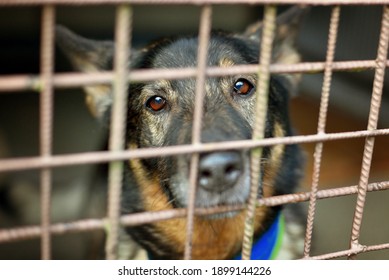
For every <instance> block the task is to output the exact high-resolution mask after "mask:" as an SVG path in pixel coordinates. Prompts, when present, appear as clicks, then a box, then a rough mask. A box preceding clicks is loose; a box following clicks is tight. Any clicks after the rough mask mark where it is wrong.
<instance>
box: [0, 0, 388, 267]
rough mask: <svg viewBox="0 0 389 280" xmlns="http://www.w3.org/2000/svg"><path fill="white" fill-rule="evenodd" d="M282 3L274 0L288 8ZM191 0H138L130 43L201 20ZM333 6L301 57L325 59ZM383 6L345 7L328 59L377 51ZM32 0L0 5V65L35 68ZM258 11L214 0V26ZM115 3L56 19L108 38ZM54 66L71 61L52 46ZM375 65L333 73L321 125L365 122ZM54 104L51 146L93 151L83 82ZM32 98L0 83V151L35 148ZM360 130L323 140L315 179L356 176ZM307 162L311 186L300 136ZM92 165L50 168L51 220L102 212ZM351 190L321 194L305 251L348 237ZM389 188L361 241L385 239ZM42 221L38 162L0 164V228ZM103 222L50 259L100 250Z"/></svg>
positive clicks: (310, 83) (7, 252)
mask: <svg viewBox="0 0 389 280" xmlns="http://www.w3.org/2000/svg"><path fill="white" fill-rule="evenodd" d="M286 8H287V7H281V8H280V10H285V9H286ZM199 12H200V9H199V7H197V6H135V7H134V21H133V42H132V43H133V45H134V46H142V45H143V44H144V43H146V42H148V41H150V40H153V39H157V38H159V37H163V36H166V35H177V34H192V33H196V32H197V30H198V19H199ZM330 12H331V9H330V8H328V7H313V8H312V10H311V12H310V13H309V14H308V15H307V17H306V19H305V21H304V24H303V25H302V30H301V33H300V35H299V40H298V46H299V48H300V50H301V53H302V55H303V61H324V60H325V53H326V46H327V36H328V26H329V18H330ZM381 14H382V7H379V6H361V7H359V6H352V7H342V11H341V21H340V28H339V35H338V43H337V48H336V56H335V60H339V61H345V60H374V59H375V57H376V51H377V46H378V37H379V31H380V22H381ZM40 16H41V9H40V8H39V7H7V8H4V7H0V75H11V74H25V73H32V74H36V73H39V42H40ZM261 17H262V9H261V7H255V6H232V5H228V6H215V7H214V12H213V28H215V29H224V30H228V31H233V32H241V31H243V30H244V29H245V27H246V26H247V25H248V24H250V23H252V22H255V21H257V20H259V19H260V18H261ZM114 20H115V8H114V7H112V6H89V7H86V6H76V7H65V6H59V7H58V8H57V22H58V23H60V24H63V25H65V26H67V27H69V28H70V29H73V30H74V31H75V32H77V33H79V34H81V35H83V36H85V37H89V38H94V39H104V40H106V39H112V38H113V37H114V34H113V29H114V28H113V26H114ZM55 68H56V72H66V71H71V68H70V65H69V63H68V62H67V61H66V59H65V58H64V57H63V56H62V54H61V53H60V52H59V51H57V54H56V64H55ZM373 75H374V71H372V70H369V71H360V72H348V73H334V76H333V82H332V88H331V98H330V107H329V113H328V119H327V128H326V131H327V132H344V131H353V130H364V129H366V127H367V119H368V113H369V108H370V96H371V90H372V84H373ZM322 79H323V75H322V74H306V75H303V79H302V83H301V86H300V91H299V95H298V96H296V97H294V98H293V99H292V102H291V114H292V119H293V122H294V126H295V128H296V134H301V135H307V134H314V133H316V130H317V121H318V112H319V105H320V104H319V103H320V94H321V84H322ZM388 83H389V77H387V79H386V81H385V88H384V94H383V104H382V107H381V115H380V122H379V127H380V128H389V94H388V92H387V88H388ZM54 102H55V109H54V120H53V122H54V143H53V150H54V153H55V154H66V153H77V152H86V151H96V150H100V149H102V148H104V135H105V133H106V131H104V130H103V129H102V128H101V127H100V126H99V124H98V123H97V122H96V121H95V120H94V119H93V118H92V117H91V116H90V115H89V112H88V111H87V109H86V107H85V106H84V96H83V92H82V90H81V89H73V90H56V93H55V101H54ZM38 132H39V99H38V94H37V93H36V92H17V93H4V92H1V93H0V158H10V157H29V156H36V155H39V135H38ZM388 144H389V136H381V137H377V138H376V144H375V152H374V158H373V164H372V168H371V176H370V182H378V181H387V180H389V174H388V168H389V149H388ZM363 146H364V139H353V140H342V141H335V142H326V143H325V144H324V154H323V161H322V171H321V175H320V188H321V189H324V188H335V187H343V186H350V185H356V184H358V181H359V174H360V169H361V162H362V153H363ZM303 148H304V151H305V157H306V172H305V178H304V180H303V182H302V184H301V185H302V189H303V190H309V188H310V186H311V181H312V180H311V177H312V159H313V150H314V144H307V145H303ZM98 168H99V167H98V166H92V165H85V166H84V165H83V166H75V167H67V168H57V169H55V171H54V179H53V181H54V186H53V188H54V190H53V221H54V222H66V221H74V220H76V219H80V218H86V217H102V216H103V215H104V213H105V206H104V201H105V192H104V180H103V179H100V178H95V176H93V174H94V173H95V172H96V170H97V169H98ZM355 200H356V196H348V197H342V198H332V199H325V200H321V201H319V202H318V207H317V214H316V219H315V224H314V247H313V251H312V255H317V254H322V253H329V252H334V251H338V250H345V249H348V247H349V238H350V234H351V224H352V217H353V214H354V207H355ZM387 213H389V191H381V192H376V193H369V194H368V197H367V201H366V209H365V214H364V219H363V224H362V232H361V238H360V240H361V242H362V243H363V244H367V245H374V244H380V243H388V242H389V221H388V219H387ZM38 223H39V171H28V172H27V171H23V172H12V173H9V174H1V173H0V228H9V227H17V226H21V225H31V224H38ZM101 240H102V232H94V233H83V234H68V235H64V236H55V237H54V238H53V242H54V243H53V245H54V248H53V257H54V258H56V259H84V258H100V257H101V256H102V255H101V253H102V248H100V247H99V246H97V245H96V244H100V243H101ZM39 246H40V245H39V240H29V241H20V242H12V243H3V244H0V259H35V258H39V257H40V252H39ZM359 258H360V259H389V250H383V251H377V252H371V253H365V254H361V255H359Z"/></svg>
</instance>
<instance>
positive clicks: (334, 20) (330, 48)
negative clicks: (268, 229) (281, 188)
mask: <svg viewBox="0 0 389 280" xmlns="http://www.w3.org/2000/svg"><path fill="white" fill-rule="evenodd" d="M339 18H340V6H336V7H334V8H333V9H332V13H331V20H330V27H329V34H328V45H327V54H326V63H325V69H324V79H323V85H322V94H321V101H320V111H319V120H318V125H317V133H318V134H323V133H325V127H326V121H327V112H328V104H329V98H330V89H331V80H332V64H333V61H334V57H335V47H336V39H337V35H338V26H339ZM322 154H323V142H318V143H316V145H315V152H314V165H313V175H312V186H311V197H310V199H309V207H308V217H307V227H306V232H305V241H304V257H308V256H309V252H310V250H311V243H312V233H313V222H314V218H315V209H316V194H317V191H318V189H319V178H320V166H321V160H322Z"/></svg>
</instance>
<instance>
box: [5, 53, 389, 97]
mask: <svg viewBox="0 0 389 280" xmlns="http://www.w3.org/2000/svg"><path fill="white" fill-rule="evenodd" d="M386 66H387V67H388V66H389V60H387V61H386ZM258 67H259V65H255V64H253V65H236V66H231V67H228V68H223V67H215V66H213V67H208V68H207V69H206V70H205V73H206V75H207V76H209V77H217V76H227V75H236V74H253V73H257V72H258ZM375 67H376V61H375V60H358V61H334V62H333V64H332V71H366V70H372V69H375ZM324 69H325V62H303V63H296V64H272V65H270V73H272V74H288V73H289V74H293V73H307V74H314V73H320V72H323V71H324ZM196 73H197V69H196V68H172V69H147V70H133V71H131V73H130V74H129V77H128V79H129V81H130V82H144V81H152V80H158V79H173V80H177V79H185V78H192V77H196ZM113 80H114V73H113V72H99V73H57V74H55V75H54V77H53V86H54V87H56V88H72V87H81V86H85V85H94V84H110V83H112V81H113ZM40 88H41V81H40V78H39V76H38V75H2V76H0V93H2V92H13V91H22V90H33V91H39V90H40Z"/></svg>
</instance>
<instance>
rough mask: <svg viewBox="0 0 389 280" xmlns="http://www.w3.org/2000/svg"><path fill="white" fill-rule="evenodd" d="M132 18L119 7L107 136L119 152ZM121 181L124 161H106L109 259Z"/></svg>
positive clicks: (114, 238)
mask: <svg viewBox="0 0 389 280" xmlns="http://www.w3.org/2000/svg"><path fill="white" fill-rule="evenodd" d="M131 21H132V10H131V7H130V6H127V5H120V6H118V7H117V10H116V25H115V57H114V70H115V81H114V83H113V96H112V98H113V104H112V117H111V129H110V137H109V150H110V151H113V152H120V151H123V150H124V148H125V143H124V141H125V138H126V137H125V129H126V116H127V102H126V100H127V96H128V80H127V76H128V65H129V61H128V59H129V50H130V47H129V42H130V31H131ZM122 181H123V162H122V161H111V162H110V163H109V175H108V221H107V222H108V230H107V241H106V247H105V251H106V258H107V259H110V260H112V259H117V257H118V240H119V228H120V223H119V219H120V207H121V203H120V201H121V190H122Z"/></svg>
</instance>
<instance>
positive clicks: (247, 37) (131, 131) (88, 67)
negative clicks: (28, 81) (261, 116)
mask: <svg viewBox="0 0 389 280" xmlns="http://www.w3.org/2000/svg"><path fill="white" fill-rule="evenodd" d="M301 14H302V10H301V9H294V10H292V11H289V12H288V14H286V15H283V16H281V17H280V18H279V19H278V28H277V31H276V40H275V45H274V52H273V57H274V59H273V61H276V62H280V63H293V62H298V61H299V55H298V53H297V51H296V50H295V48H294V41H295V40H294V39H295V35H296V27H297V25H298V22H299V20H297V19H299V18H300V16H301ZM260 35H261V24H254V25H253V26H250V27H249V28H248V29H247V30H246V32H244V33H243V34H230V33H225V32H213V33H212V34H211V37H210V41H209V46H208V52H207V63H208V65H209V66H220V67H229V66H233V65H242V64H257V63H258V57H259V43H260V37H261V36H260ZM57 41H58V43H59V46H60V47H61V49H62V50H63V51H64V53H65V54H66V55H67V56H68V57H69V59H70V61H71V62H72V64H73V65H74V67H75V68H76V69H78V70H81V71H86V72H94V71H102V70H109V69H112V61H113V55H114V50H113V49H114V44H113V43H112V42H99V41H93V40H89V39H85V38H82V37H80V36H78V35H76V34H74V33H72V32H71V31H69V30H67V29H65V28H63V27H58V28H57ZM197 51H198V38H197V37H196V36H187V37H177V38H167V39H162V40H159V41H156V42H153V43H152V44H150V45H148V46H146V47H145V48H143V49H139V50H131V55H132V57H131V59H130V61H131V65H130V66H129V67H131V68H133V69H142V68H184V67H196V65H197ZM297 79H298V77H292V76H284V77H281V76H274V77H271V80H270V88H269V106H268V113H267V119H266V131H265V134H266V135H265V137H282V136H286V135H290V134H291V128H290V124H289V117H288V96H289V95H290V92H292V91H294V90H295V86H296V80H297ZM256 84H257V76H256V75H255V74H249V75H246V74H242V75H234V76H226V77H209V78H207V79H206V84H205V87H204V88H205V92H204V104H203V116H202V129H201V141H202V142H203V143H214V142H222V141H232V140H245V139H251V137H252V127H253V124H254V117H255V110H254V108H255V94H256ZM85 90H86V94H87V95H86V97H87V104H88V106H89V108H90V110H91V111H92V113H93V114H94V115H95V116H97V117H98V118H100V119H103V120H104V119H106V118H107V117H108V116H109V114H110V107H111V103H112V92H111V88H110V87H109V86H104V85H101V86H87V87H85ZM195 92H196V80H195V79H194V78H187V79H182V80H157V81H151V82H147V83H141V84H139V83H138V84H131V85H130V87H129V98H128V118H127V139H126V140H127V145H128V148H131V149H136V148H146V147H163V146H170V145H181V144H189V143H191V139H192V123H193V115H194V107H195V102H194V100H195ZM296 151H297V150H296V149H295V147H293V146H287V147H285V146H282V145H280V146H275V147H272V148H269V149H265V152H264V155H263V159H262V160H261V161H262V164H263V167H264V168H263V176H262V177H263V178H264V179H263V181H262V182H261V186H260V191H261V194H262V193H264V194H265V195H271V194H274V193H284V192H291V191H292V189H293V187H294V185H295V184H296V181H297V177H298V176H297V173H298V172H297V169H298V166H293V165H294V164H296V162H297V159H296V155H295V154H296V153H297V152H296ZM189 169H190V155H180V156H174V157H173V156H170V157H157V158H152V159H143V160H131V161H130V162H129V174H130V176H128V178H126V180H127V181H126V182H127V185H128V186H124V187H125V188H127V187H128V188H129V189H128V191H127V194H126V189H124V192H125V199H124V205H123V207H124V209H125V210H124V211H126V210H128V211H142V210H149V211H155V210H162V209H169V208H172V207H185V206H187V203H188V192H189ZM249 173H250V159H249V151H248V150H243V151H241V150H233V151H222V152H210V153H204V154H201V155H200V158H199V164H198V182H197V193H196V206H197V207H209V206H217V205H231V204H241V203H244V202H246V201H247V198H248V196H249V189H250V175H249ZM236 215H237V213H236V212H234V213H226V214H220V215H213V216H212V217H211V218H213V220H217V219H219V220H220V219H224V220H226V219H229V218H232V217H235V216H236ZM238 216H239V215H238ZM208 218H210V217H208ZM258 219H259V220H263V219H264V218H263V215H262V214H261V215H260V214H258ZM237 226H238V227H239V226H240V225H237ZM211 227H212V226H211ZM217 230H218V229H217V228H215V226H213V231H217ZM175 242H178V241H175ZM226 242H227V241H226ZM146 247H147V245H146ZM151 247H152V246H151ZM235 247H236V246H234V249H230V251H231V252H228V254H227V255H231V254H232V251H234V250H236V248H235ZM149 249H150V248H149ZM154 253H155V252H154ZM176 257H177V256H176ZM216 257H217V258H220V256H219V255H218V256H216Z"/></svg>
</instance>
